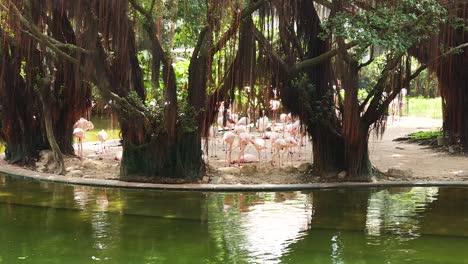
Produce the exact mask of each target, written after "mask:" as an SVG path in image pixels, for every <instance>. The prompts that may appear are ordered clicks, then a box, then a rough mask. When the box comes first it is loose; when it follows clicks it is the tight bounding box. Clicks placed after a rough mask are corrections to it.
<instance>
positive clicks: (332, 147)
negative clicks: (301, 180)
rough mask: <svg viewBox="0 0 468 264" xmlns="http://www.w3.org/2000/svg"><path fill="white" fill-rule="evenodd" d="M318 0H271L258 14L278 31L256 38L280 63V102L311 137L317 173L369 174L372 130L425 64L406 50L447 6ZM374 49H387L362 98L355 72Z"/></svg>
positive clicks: (436, 22) (440, 19)
mask: <svg viewBox="0 0 468 264" xmlns="http://www.w3.org/2000/svg"><path fill="white" fill-rule="evenodd" d="M317 2H318V4H320V5H317V4H313V3H312V2H311V1H271V5H270V6H269V7H270V10H268V11H266V12H264V13H265V16H266V17H268V19H264V20H263V21H267V22H266V23H270V25H269V26H267V27H266V28H267V29H273V28H278V32H277V35H276V36H275V37H270V38H267V37H265V35H268V32H267V34H265V32H262V31H265V30H262V28H260V29H256V31H255V34H256V38H257V40H258V42H259V43H260V46H261V47H262V48H263V49H264V50H265V53H266V54H268V57H269V59H270V61H271V63H272V64H273V65H276V66H277V67H276V68H277V69H278V71H277V73H276V74H277V76H278V78H277V79H278V80H279V82H280V84H279V86H280V88H281V98H282V100H283V103H284V104H285V106H286V107H287V108H288V109H289V110H291V111H292V112H293V113H295V114H298V115H299V116H300V117H301V120H302V121H303V122H304V125H305V126H306V127H307V130H308V132H309V134H310V135H311V137H312V140H313V142H314V149H313V156H314V168H315V170H316V172H317V173H319V174H320V175H325V174H330V173H336V172H338V171H342V170H344V171H346V172H347V174H348V179H349V180H358V181H368V180H369V179H370V178H371V177H372V176H373V175H375V171H374V169H373V167H372V164H371V162H370V160H369V153H368V146H367V144H368V139H369V134H370V132H371V131H372V130H375V131H376V132H377V134H379V133H382V132H383V129H384V128H385V121H386V114H387V111H388V106H389V104H390V103H391V102H392V101H393V99H395V98H396V97H397V96H398V94H399V92H400V91H401V89H402V88H404V87H408V85H409V82H410V81H411V80H412V79H414V78H415V77H416V76H417V75H418V74H419V73H420V72H421V71H422V70H423V69H424V68H425V67H426V66H425V65H421V66H420V67H418V68H417V69H416V70H413V71H412V70H411V69H412V67H411V59H410V56H409V55H408V53H407V52H408V50H409V49H410V48H411V47H412V46H414V45H416V44H417V43H419V42H420V41H422V40H424V39H427V38H429V37H430V35H431V34H433V33H434V32H437V30H438V28H439V26H440V25H441V23H443V22H444V21H445V19H446V17H447V10H446V9H445V8H444V7H443V6H442V5H440V4H439V3H438V2H437V1H424V4H422V5H421V4H420V3H417V2H416V1H340V0H336V1H317ZM319 7H320V11H321V12H320V14H321V16H319V12H318V10H319ZM270 36H271V35H270ZM376 48H379V49H384V50H385V54H384V55H382V56H383V57H384V59H383V63H382V62H380V63H382V65H381V68H382V71H381V74H380V77H379V78H378V80H377V81H376V83H375V84H373V86H372V88H371V89H369V92H368V94H367V96H366V98H364V99H361V100H360V99H359V98H358V91H359V72H360V70H361V69H363V68H364V67H366V66H368V65H369V64H371V63H373V61H374V59H375V57H374V50H375V49H376ZM272 68H275V67H272ZM334 109H337V110H339V112H340V113H339V114H335V111H334Z"/></svg>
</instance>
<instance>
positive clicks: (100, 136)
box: [96, 129, 107, 153]
mask: <svg viewBox="0 0 468 264" xmlns="http://www.w3.org/2000/svg"><path fill="white" fill-rule="evenodd" d="M96 136H97V138H98V139H99V141H101V153H104V152H106V145H105V143H106V140H107V132H106V131H105V130H104V129H101V131H99V132H98V133H97V135H96Z"/></svg>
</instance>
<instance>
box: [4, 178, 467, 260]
mask: <svg viewBox="0 0 468 264" xmlns="http://www.w3.org/2000/svg"><path fill="white" fill-rule="evenodd" d="M0 263H8V264H10V263H321V264H322V263H468V189H466V188H465V189H463V188H458V189H449V188H392V189H359V190H328V191H313V192H287V193H196V192H160V191H140V190H120V189H105V188H91V187H84V186H71V185H63V184H54V183H44V182H33V181H28V180H20V179H14V178H10V177H5V176H0Z"/></svg>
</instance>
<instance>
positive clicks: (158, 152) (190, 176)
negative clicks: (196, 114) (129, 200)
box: [120, 132, 205, 183]
mask: <svg viewBox="0 0 468 264" xmlns="http://www.w3.org/2000/svg"><path fill="white" fill-rule="evenodd" d="M123 148H124V152H123V156H122V161H121V167H120V174H121V175H120V179H122V180H128V181H146V182H162V183H183V182H196V181H197V180H198V179H199V178H200V176H201V175H203V174H204V173H205V168H204V163H203V160H202V158H201V157H202V155H201V141H200V136H199V135H197V132H189V133H185V134H182V135H181V136H180V137H179V138H178V140H177V141H176V142H174V143H172V144H171V143H170V142H169V138H168V135H166V134H164V135H160V136H159V138H158V139H157V140H155V141H151V142H148V143H144V144H140V145H133V144H132V143H130V142H129V141H128V140H124V145H123Z"/></svg>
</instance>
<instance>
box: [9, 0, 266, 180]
mask: <svg viewBox="0 0 468 264" xmlns="http://www.w3.org/2000/svg"><path fill="white" fill-rule="evenodd" d="M264 2H265V1H250V2H246V3H243V1H238V2H237V1H204V2H202V1H200V3H199V4H200V5H201V8H199V9H198V10H201V13H199V14H198V18H199V19H200V20H199V23H200V24H202V25H203V26H202V27H201V28H200V30H199V31H198V32H196V33H197V41H196V42H195V43H196V44H195V47H194V49H193V53H192V55H191V58H190V66H189V69H188V75H189V77H188V83H187V84H186V86H187V90H188V93H187V95H186V97H182V98H178V97H177V89H180V88H181V87H177V86H176V80H175V78H176V76H175V73H174V69H173V66H172V58H171V54H170V52H169V51H167V50H165V49H164V47H163V42H162V39H160V38H161V36H162V35H163V34H160V31H161V30H163V28H162V27H161V25H160V24H159V22H160V21H158V20H159V19H160V18H161V13H158V14H156V13H155V6H156V5H159V8H158V11H159V12H162V11H161V6H160V5H161V3H162V1H136V0H131V1H113V0H104V1H98V0H80V1H60V0H59V1H30V0H24V1H22V0H17V1H13V0H8V1H6V2H5V3H2V5H1V7H2V16H5V17H8V18H9V20H7V21H6V22H2V29H3V30H2V33H3V34H2V36H3V40H4V41H3V46H2V51H3V52H2V55H3V56H4V57H3V58H4V59H3V60H2V73H3V74H2V86H1V88H2V92H3V93H4V94H5V95H6V96H2V100H3V99H5V101H2V106H3V112H4V114H3V124H2V127H4V129H3V130H4V131H6V132H5V141H6V143H7V148H8V151H7V153H13V151H12V150H10V149H12V148H13V147H14V146H15V144H18V145H19V144H20V143H21V144H22V145H21V146H23V145H25V146H26V147H28V148H32V150H28V151H31V152H34V153H33V154H31V157H32V158H34V157H36V156H37V150H39V149H42V148H46V147H47V141H46V140H45V137H46V134H47V138H48V139H49V137H48V136H49V134H50V133H46V132H47V131H48V130H47V129H44V126H46V127H49V128H50V127H53V128H54V131H53V133H52V135H55V138H56V139H57V140H56V141H57V142H56V143H57V144H54V145H55V146H58V149H57V150H58V152H59V153H60V151H62V152H65V153H67V154H68V153H69V151H68V150H70V149H71V148H70V146H71V144H69V143H70V142H71V127H72V125H73V123H74V121H75V120H76V119H77V118H78V117H79V116H80V115H81V114H82V112H83V110H84V109H86V108H87V107H89V102H90V101H89V87H90V86H95V87H96V88H97V89H98V91H99V92H100V94H101V96H102V98H104V99H105V100H108V101H110V102H111V104H112V106H113V108H114V109H116V110H117V112H118V117H119V123H120V127H121V132H122V142H123V155H122V162H121V178H122V179H132V180H150V181H151V180H157V181H165V180H168V179H169V178H171V179H169V180H170V181H178V179H179V180H181V181H186V180H189V181H193V180H197V179H198V178H199V177H200V176H201V175H203V173H204V163H203V160H202V149H201V137H202V132H203V131H204V130H206V128H205V126H204V125H203V124H204V123H203V120H204V116H205V112H206V111H205V110H206V109H205V104H206V92H207V89H206V87H207V86H208V85H209V79H210V78H209V77H210V75H211V71H212V62H213V58H214V56H221V55H219V54H218V52H219V51H220V50H221V49H223V48H224V47H225V46H226V44H227V43H228V42H229V41H231V38H233V37H236V33H237V32H238V27H239V25H240V22H239V21H241V20H242V19H243V18H245V17H246V16H249V15H250V14H251V13H252V12H254V11H255V10H256V9H257V8H258V7H259V6H260V5H262V4H263V3H264ZM172 16H173V14H172ZM223 17H224V18H226V20H227V21H228V22H226V21H223V20H222V18H223ZM175 22H177V21H174V23H175ZM221 22H222V23H221ZM226 25H228V26H227V27H226ZM137 28H138V29H140V31H138V33H140V34H141V35H140V36H136V33H135V32H136V29H137ZM143 35H144V36H146V37H147V39H146V40H148V41H149V43H150V45H149V52H150V54H151V61H152V62H151V76H152V80H153V86H154V88H158V87H159V83H162V86H163V87H162V93H159V94H157V93H155V94H153V95H152V97H153V98H155V101H156V103H154V102H153V103H152V104H150V103H149V102H148V101H147V100H146V99H147V89H145V86H144V76H143V74H142V69H141V66H142V65H141V63H142V62H140V61H139V59H138V57H137V53H138V50H137V45H138V42H137V41H138V40H139V39H140V38H141V37H142V36H143ZM22 42H24V43H25V44H23V43H22ZM17 43H18V44H17ZM168 46H169V47H170V46H172V45H168ZM15 48H17V49H15ZM15 51H17V52H18V54H19V55H16V53H15ZM9 64H14V65H9ZM23 65H26V68H24V69H23ZM10 66H11V67H10ZM160 66H162V67H160ZM9 70H11V71H13V72H12V74H10V72H6V73H4V72H5V71H9ZM24 70H26V75H24V74H23V71H24ZM8 78H16V79H18V80H17V81H15V82H12V81H10V80H9V79H8ZM221 79H223V78H221ZM11 83H14V84H15V85H17V86H18V87H20V88H18V89H11V88H12V87H11ZM41 91H42V92H41ZM20 92H22V93H23V94H21V95H22V96H18V95H19V93H20ZM35 92H36V93H38V95H41V96H35V95H34V93H35ZM158 95H159V97H158ZM37 98H39V99H42V100H38V99H37ZM14 100H17V101H16V102H15V101H14ZM67 100H69V101H67ZM18 101H20V103H21V104H26V107H25V108H23V109H21V110H18V108H16V107H17V106H18V105H19V104H18ZM77 104H79V105H77ZM44 105H45V106H46V107H41V106H44ZM54 107H55V108H54ZM58 107H62V108H58ZM67 109H71V110H73V111H71V110H70V112H68V111H67ZM44 110H46V111H44ZM36 112H37V113H36ZM45 112H47V113H52V119H51V120H48V121H47V120H46V119H45V118H43V117H42V116H43V115H44V113H45ZM67 114H68V115H67ZM22 115H24V116H25V117H24V120H23V119H19V118H18V119H17V118H16V117H17V116H18V117H21V116H22ZM54 115H57V116H54ZM62 115H65V116H66V117H62ZM10 123H11V124H10ZM25 124H27V125H28V126H30V127H22V126H24V125H25ZM44 124H45V125H44ZM14 126H16V127H14ZM18 128H20V131H22V133H20V134H18V133H17V134H15V133H16V131H18ZM49 131H50V129H49ZM37 132H40V133H37ZM61 133H63V135H65V136H66V137H67V138H68V139H70V141H62V140H60V139H61V138H62V137H61V135H62V134H61ZM15 137H19V138H20V139H18V140H17V139H16V138H15ZM23 137H25V138H24V139H23ZM36 137H37V138H38V141H39V143H41V145H44V146H43V147H40V148H36V147H35V146H36V145H38V144H37V143H36V142H33V140H34V138H36ZM20 140H23V141H24V142H18V141H20ZM52 141H54V139H53V137H52ZM16 142H18V143H16ZM52 145H53V144H50V147H53V146H52ZM23 152H25V151H23ZM11 156H12V154H7V159H10V160H11V158H10V157H11ZM16 156H18V157H22V158H23V157H29V155H28V153H19V151H18V154H17V155H16Z"/></svg>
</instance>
